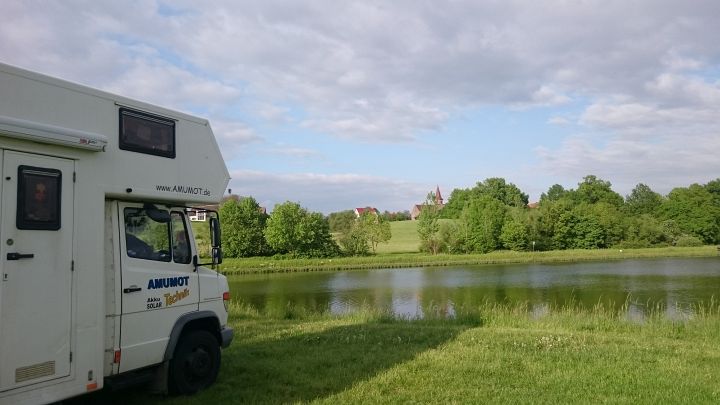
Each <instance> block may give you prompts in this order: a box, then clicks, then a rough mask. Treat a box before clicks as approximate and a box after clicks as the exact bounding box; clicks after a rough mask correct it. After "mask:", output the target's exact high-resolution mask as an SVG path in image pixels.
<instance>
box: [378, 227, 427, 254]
mask: <svg viewBox="0 0 720 405" xmlns="http://www.w3.org/2000/svg"><path fill="white" fill-rule="evenodd" d="M390 231H391V233H392V237H391V238H390V241H389V242H388V243H380V244H378V247H377V253H410V252H417V251H418V248H419V247H420V237H419V236H418V233H417V221H393V222H390Z"/></svg>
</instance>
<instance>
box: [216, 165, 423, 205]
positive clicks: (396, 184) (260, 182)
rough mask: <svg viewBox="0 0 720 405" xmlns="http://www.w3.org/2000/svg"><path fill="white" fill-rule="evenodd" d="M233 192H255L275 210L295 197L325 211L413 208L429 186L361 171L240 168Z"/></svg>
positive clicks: (233, 183) (231, 182) (243, 193)
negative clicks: (252, 169) (273, 170)
mask: <svg viewBox="0 0 720 405" xmlns="http://www.w3.org/2000/svg"><path fill="white" fill-rule="evenodd" d="M231 177H232V180H231V181H230V186H229V187H230V188H231V189H232V190H233V193H236V194H240V195H245V196H252V197H254V198H255V199H256V200H258V202H260V204H261V205H264V206H266V207H267V208H268V209H269V210H271V209H272V208H273V207H274V206H275V205H276V204H281V203H283V202H285V201H294V202H298V203H300V204H301V205H302V206H304V207H306V208H308V209H310V210H312V211H320V212H323V213H326V214H327V213H330V212H336V211H342V210H347V209H353V208H356V207H365V206H372V207H376V208H377V209H379V210H381V211H384V210H389V211H404V210H410V208H411V206H412V205H413V204H416V203H417V202H418V201H421V200H422V199H424V196H425V194H427V191H428V190H427V186H426V185H419V184H415V183H411V182H405V181H398V180H394V179H390V178H383V177H373V176H363V175H357V174H317V173H295V174H287V173H283V174H273V173H266V172H258V171H250V170H237V171H233V172H232V173H231Z"/></svg>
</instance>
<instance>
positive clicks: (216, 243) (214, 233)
mask: <svg viewBox="0 0 720 405" xmlns="http://www.w3.org/2000/svg"><path fill="white" fill-rule="evenodd" d="M221 245H222V243H221V240H220V221H218V219H217V218H215V217H212V218H210V246H212V247H214V248H218V247H220V246H221Z"/></svg>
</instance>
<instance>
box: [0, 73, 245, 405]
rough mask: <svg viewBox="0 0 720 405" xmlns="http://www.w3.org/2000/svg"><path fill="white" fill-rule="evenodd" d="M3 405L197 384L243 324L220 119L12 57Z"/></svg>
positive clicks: (2, 250) (0, 231) (0, 128)
mask: <svg viewBox="0 0 720 405" xmlns="http://www.w3.org/2000/svg"><path fill="white" fill-rule="evenodd" d="M0 95H2V96H1V97H0V182H1V183H0V204H1V205H0V404H16V403H33V404H34V403H48V402H54V401H58V400H61V399H64V398H68V397H72V396H76V395H80V394H83V393H87V392H92V391H96V390H99V389H101V388H103V386H104V385H106V384H117V385H122V384H123V383H126V382H131V381H148V382H150V381H152V383H153V386H154V387H155V388H156V389H157V390H159V391H168V390H169V391H174V392H178V393H193V392H195V391H197V390H199V389H202V388H205V387H207V386H208V385H210V384H212V382H213V381H214V380H215V378H216V376H217V373H218V370H219V366H220V354H221V348H224V347H227V346H228V345H229V344H230V342H231V340H232V337H233V334H232V330H231V329H230V328H229V327H228V325H227V318H228V315H227V305H228V302H229V299H230V293H229V289H228V283H227V279H226V278H225V277H224V276H223V275H221V274H219V273H218V271H217V266H218V265H219V264H220V262H221V261H222V251H221V246H220V228H219V224H218V218H217V215H216V214H215V215H213V214H212V213H210V215H208V221H209V224H210V233H211V235H209V239H210V240H211V243H210V245H211V248H210V249H209V251H208V252H200V251H198V248H197V246H195V243H194V240H195V235H193V229H192V228H191V227H190V221H189V218H188V215H187V211H188V209H187V208H188V207H192V206H193V205H200V204H213V203H218V202H219V201H220V199H221V198H222V195H223V192H224V190H225V188H226V187H227V183H228V181H229V176H228V172H227V169H226V167H225V164H224V162H223V159H222V156H221V154H220V151H219V149H218V145H217V143H216V141H215V138H214V136H213V133H212V130H211V129H210V126H209V124H208V122H207V121H206V120H203V119H200V118H196V117H193V116H189V115H186V114H182V113H179V112H175V111H171V110H166V109H163V108H160V107H158V106H154V105H150V104H146V103H142V102H138V101H135V100H131V99H127V98H123V97H119V96H115V95H112V94H109V93H105V92H102V91H98V90H95V89H91V88H88V87H84V86H80V85H77V84H73V83H68V82H65V81H62V80H58V79H54V78H50V77H47V76H43V75H40V74H36V73H33V72H29V71H26V70H22V69H18V68H15V67H12V66H8V65H3V64H0Z"/></svg>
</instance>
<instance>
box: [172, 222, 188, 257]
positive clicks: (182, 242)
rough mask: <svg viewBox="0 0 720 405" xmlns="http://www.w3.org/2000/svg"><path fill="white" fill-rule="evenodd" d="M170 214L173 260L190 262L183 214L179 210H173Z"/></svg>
mask: <svg viewBox="0 0 720 405" xmlns="http://www.w3.org/2000/svg"><path fill="white" fill-rule="evenodd" d="M170 215H171V222H172V230H173V261H174V262H175V263H183V264H187V263H190V238H189V237H188V232H187V228H186V224H185V218H184V215H182V214H181V213H179V212H173V213H172V214H170Z"/></svg>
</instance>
